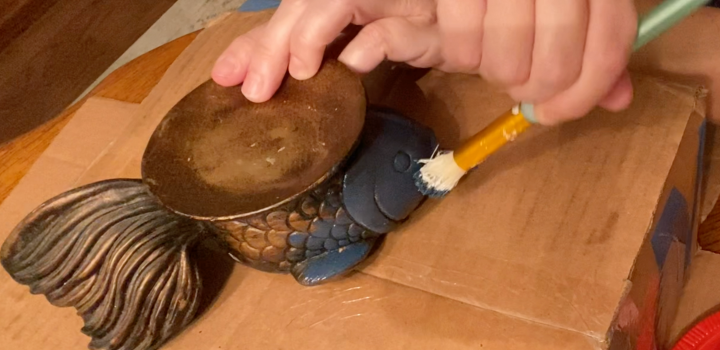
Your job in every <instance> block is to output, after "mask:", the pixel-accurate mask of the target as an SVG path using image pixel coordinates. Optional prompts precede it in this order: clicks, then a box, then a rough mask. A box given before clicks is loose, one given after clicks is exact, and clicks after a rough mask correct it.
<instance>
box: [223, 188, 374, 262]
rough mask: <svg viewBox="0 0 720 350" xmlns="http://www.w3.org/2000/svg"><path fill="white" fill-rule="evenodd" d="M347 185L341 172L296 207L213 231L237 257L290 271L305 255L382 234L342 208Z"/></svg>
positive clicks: (243, 220) (257, 216)
mask: <svg viewBox="0 0 720 350" xmlns="http://www.w3.org/2000/svg"><path fill="white" fill-rule="evenodd" d="M342 185H343V184H342V176H336V177H335V178H334V179H333V180H332V181H329V182H328V183H327V184H326V185H324V186H320V187H318V188H317V189H316V190H314V191H312V192H310V194H308V195H306V196H305V198H303V199H302V200H300V201H295V202H294V203H298V204H296V205H294V206H290V207H287V206H286V207H281V208H278V209H277V210H275V211H272V212H270V213H269V214H267V215H262V214H259V215H255V216H251V217H247V218H242V219H234V220H226V221H220V222H216V223H215V225H214V229H215V230H216V233H217V234H218V236H219V237H222V239H223V241H224V243H225V244H227V245H229V246H230V247H229V248H231V249H230V250H229V251H230V255H231V256H232V257H233V258H234V259H235V260H238V261H240V262H242V263H244V264H247V265H249V266H252V267H256V268H261V269H262V270H264V271H275V272H287V271H289V270H290V268H291V267H292V266H293V265H294V264H297V263H299V262H302V261H304V260H305V259H308V258H311V257H315V256H318V255H321V254H323V253H325V252H328V251H331V250H335V249H338V248H341V247H344V246H347V245H349V244H352V243H357V242H360V241H363V240H367V239H374V238H375V237H377V236H378V234H377V233H374V232H372V231H369V230H367V229H365V228H363V227H362V226H360V225H359V224H358V223H356V222H354V221H353V219H352V218H351V217H350V216H349V215H348V213H347V210H345V208H343V205H342V198H341V192H342Z"/></svg>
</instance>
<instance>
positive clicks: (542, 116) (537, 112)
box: [533, 106, 554, 126]
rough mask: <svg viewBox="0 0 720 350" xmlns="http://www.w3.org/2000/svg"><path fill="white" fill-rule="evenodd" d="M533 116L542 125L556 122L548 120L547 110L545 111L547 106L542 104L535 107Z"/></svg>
mask: <svg viewBox="0 0 720 350" xmlns="http://www.w3.org/2000/svg"><path fill="white" fill-rule="evenodd" d="M533 118H534V119H535V122H536V123H538V124H540V125H545V126H550V125H552V124H554V122H553V121H551V120H547V112H545V108H542V107H540V106H534V107H533Z"/></svg>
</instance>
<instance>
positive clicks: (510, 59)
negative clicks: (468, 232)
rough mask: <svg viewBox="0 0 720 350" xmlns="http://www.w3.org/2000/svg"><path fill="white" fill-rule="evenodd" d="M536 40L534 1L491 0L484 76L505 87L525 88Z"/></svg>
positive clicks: (485, 47)
mask: <svg viewBox="0 0 720 350" xmlns="http://www.w3.org/2000/svg"><path fill="white" fill-rule="evenodd" d="M534 36H535V1H534V0H487V14H486V15H485V23H484V33H483V57H482V63H481V64H480V74H481V75H482V76H483V77H484V78H485V79H487V80H488V81H490V82H493V83H496V84H498V85H500V86H502V87H511V86H517V85H521V84H524V83H525V82H526V81H527V80H528V78H529V77H530V68H531V64H532V51H533V40H534Z"/></svg>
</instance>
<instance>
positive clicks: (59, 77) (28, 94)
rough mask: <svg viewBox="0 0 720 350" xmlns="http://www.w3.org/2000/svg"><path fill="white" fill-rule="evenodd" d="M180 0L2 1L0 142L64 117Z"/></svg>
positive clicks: (0, 18) (0, 17) (0, 10)
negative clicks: (106, 71) (1, 124)
mask: <svg viewBox="0 0 720 350" xmlns="http://www.w3.org/2000/svg"><path fill="white" fill-rule="evenodd" d="M174 3H175V0H156V1H145V0H125V1H96V0H44V1H38V0H0V85H1V86H2V87H3V88H2V89H0V120H2V121H3V127H2V128H0V143H3V142H6V141H8V140H10V139H12V138H14V137H16V136H17V135H20V134H22V133H25V132H27V131H29V130H32V129H34V128H35V127H37V126H40V125H41V124H43V123H44V122H45V121H48V120H50V119H51V118H53V117H55V116H56V115H58V114H59V113H60V112H62V110H63V109H64V108H66V107H67V106H68V105H70V104H71V103H72V102H73V101H74V100H75V99H76V98H77V97H78V96H80V94H81V93H82V92H83V91H85V89H87V87H88V86H90V85H91V84H92V83H93V82H94V81H95V80H96V79H97V78H98V77H99V76H100V75H101V74H102V73H103V72H104V71H105V70H106V69H107V68H108V67H110V66H111V65H112V63H113V62H114V61H115V60H116V59H117V58H118V57H120V56H121V55H122V54H123V52H125V51H126V50H127V49H128V48H129V47H130V46H131V45H132V44H133V43H134V42H135V41H136V40H137V39H138V38H139V37H140V36H141V35H142V34H143V33H144V32H145V31H146V30H147V29H148V28H150V26H152V24H153V23H155V21H157V20H158V18H160V16H162V14H163V13H165V11H167V9H168V8H170V6H172V5H173V4H174Z"/></svg>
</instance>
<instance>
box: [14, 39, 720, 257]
mask: <svg viewBox="0 0 720 350" xmlns="http://www.w3.org/2000/svg"><path fill="white" fill-rule="evenodd" d="M199 32H200V31H196V32H193V33H190V34H187V35H185V36H182V37H180V38H178V39H175V40H173V41H171V42H169V43H167V44H165V45H162V46H160V47H158V48H156V49H154V50H152V51H149V52H147V53H146V54H144V55H142V56H140V57H138V58H136V59H134V60H132V61H130V62H128V63H127V64H125V65H124V66H122V67H120V68H118V69H117V70H115V71H114V72H113V73H111V74H110V75H108V77H107V78H105V79H104V80H103V81H102V82H101V83H100V84H98V86H97V87H95V88H94V89H93V90H92V91H90V93H88V94H87V95H86V96H85V97H84V98H82V99H81V100H79V101H78V102H76V103H75V104H73V105H71V106H69V107H68V108H66V109H65V110H64V111H63V112H62V113H61V114H60V115H58V116H57V117H55V118H54V119H52V120H50V121H48V122H46V123H45V124H43V125H41V126H39V127H37V128H35V129H34V130H32V131H31V132H29V133H26V134H24V135H22V136H20V137H18V138H16V139H14V140H13V141H11V142H9V143H6V144H4V145H0V160H2V161H0V203H1V202H2V201H4V200H5V198H6V197H7V196H8V195H9V194H10V192H11V191H12V190H13V188H15V186H17V184H18V183H19V182H20V179H22V177H23V176H24V175H25V174H26V173H27V171H28V170H29V169H30V167H32V165H33V163H34V162H35V161H36V160H37V159H38V158H39V157H40V155H41V154H42V153H43V152H44V151H45V149H46V148H47V147H48V146H49V145H50V143H51V142H52V141H53V139H54V138H55V137H56V136H57V135H58V133H59V132H60V130H62V128H63V127H64V126H65V125H66V124H67V123H68V122H69V121H70V119H72V117H73V116H74V115H75V112H76V111H77V110H78V109H79V108H80V107H81V106H82V105H83V104H84V103H85V101H87V99H88V98H90V97H104V98H109V99H114V100H118V101H122V102H130V103H140V102H142V101H143V99H145V97H147V96H148V94H149V93H150V91H152V89H153V88H154V87H155V85H156V84H157V83H158V82H159V81H160V79H161V78H162V76H163V74H164V73H165V71H166V70H167V69H168V68H169V67H170V65H171V64H172V63H173V62H174V61H175V59H176V58H177V57H178V56H179V55H180V53H182V52H183V50H184V49H185V48H186V47H187V46H188V45H190V43H192V41H193V40H194V39H195V37H196V36H197V35H198V34H199ZM698 240H699V244H700V246H701V247H702V248H703V249H706V250H709V251H713V252H715V253H720V205H716V206H715V208H713V210H712V212H711V213H710V215H709V216H708V218H707V219H706V220H705V221H704V222H703V223H702V224H701V225H700V227H699V232H698Z"/></svg>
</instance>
